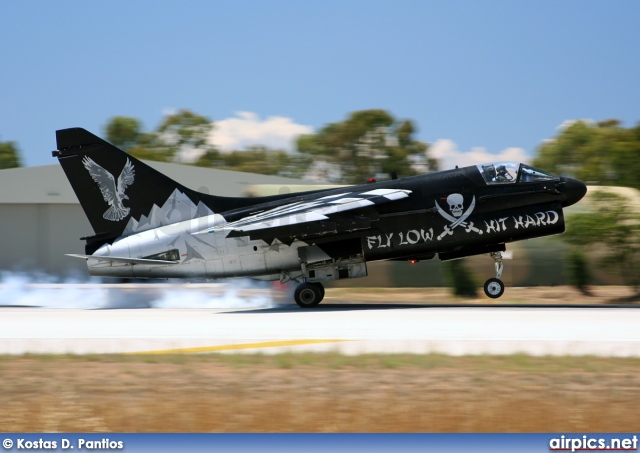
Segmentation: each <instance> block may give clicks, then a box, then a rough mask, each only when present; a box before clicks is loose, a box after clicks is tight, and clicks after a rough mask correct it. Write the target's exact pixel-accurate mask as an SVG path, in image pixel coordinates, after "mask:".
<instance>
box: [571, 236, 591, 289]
mask: <svg viewBox="0 0 640 453" xmlns="http://www.w3.org/2000/svg"><path fill="white" fill-rule="evenodd" d="M567 270H568V271H569V280H570V281H571V284H572V285H573V286H575V287H576V288H577V289H578V290H579V291H580V292H581V293H582V294H584V295H587V296H590V295H591V293H590V292H589V282H590V281H591V273H590V272H589V265H588V263H587V257H586V256H585V255H584V253H582V252H581V251H580V250H579V249H577V248H572V249H571V250H570V251H569V254H568V255H567Z"/></svg>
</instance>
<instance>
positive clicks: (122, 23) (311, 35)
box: [0, 0, 640, 168]
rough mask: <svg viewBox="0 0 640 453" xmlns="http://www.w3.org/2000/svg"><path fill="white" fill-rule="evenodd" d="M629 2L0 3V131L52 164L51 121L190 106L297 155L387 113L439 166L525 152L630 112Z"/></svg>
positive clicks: (242, 141)
mask: <svg viewBox="0 0 640 453" xmlns="http://www.w3.org/2000/svg"><path fill="white" fill-rule="evenodd" d="M639 17H640V2H638V1H636V0H613V1H604V0H602V1H594V0H563V1H557V0H520V1H512V0H506V1H499V0H486V1H475V0H454V1H444V0H440V1H428V0H415V1H407V0H394V1H379V0H341V1H338V0H323V1H297V0H263V1H258V0H237V1H229V0H225V1H222V0H220V1H217V0H202V1H201V0H189V1H184V2H178V1H164V0H153V1H151V0H139V1H123V0H110V1H108V2H88V1H65V0H60V1H57V2H25V1H17V0H5V1H3V2H0V141H14V142H16V143H17V144H18V146H19V148H20V150H21V152H22V157H23V162H24V164H25V165H28V166H34V165H47V164H53V163H56V161H55V159H54V158H52V157H51V151H52V150H54V149H55V147H56V145H55V130H57V129H63V128H68V127H83V128H85V129H87V130H89V131H91V132H93V133H95V134H97V135H103V133H104V127H105V125H106V123H107V122H108V120H109V119H110V118H112V117H114V116H118V115H123V116H132V117H136V118H138V119H140V120H141V121H142V123H143V125H144V128H145V130H153V129H155V128H156V127H157V126H158V124H159V123H160V122H161V120H162V118H163V115H166V114H168V113H171V112H174V111H176V110H178V109H183V108H184V109H189V110H192V111H194V112H196V113H198V114H200V115H204V116H207V117H208V118H210V119H211V120H212V121H213V122H214V123H215V124H216V135H215V136H214V137H212V141H213V142H214V143H216V144H217V145H218V146H220V147H221V148H225V147H227V148H229V147H239V148H242V147H245V146H250V145H252V144H258V143H261V144H264V145H267V146H272V147H280V148H287V149H290V150H292V149H293V145H292V143H293V139H294V138H295V136H296V135H298V134H300V133H310V132H313V131H317V130H319V129H320V128H322V127H323V126H324V125H326V124H328V123H331V122H337V121H342V120H344V119H345V118H346V117H347V115H348V114H349V113H350V112H353V111H357V110H364V109H372V108H379V109H385V110H387V111H389V112H390V113H392V114H393V115H394V116H395V117H396V118H398V119H405V118H406V119H411V120H413V121H414V123H415V125H416V126H417V128H418V133H417V139H419V140H422V141H425V142H427V143H429V144H431V145H432V146H431V150H430V152H431V153H432V155H433V156H434V157H438V158H440V159H442V161H443V164H444V165H443V166H444V167H445V168H448V167H449V166H452V165H454V164H455V165H471V164H475V163H479V162H478V160H481V161H491V160H502V159H503V158H508V159H509V160H523V161H530V160H531V159H532V158H533V157H534V156H535V152H536V148H537V147H538V146H539V145H540V143H542V141H543V140H545V139H548V138H551V137H553V136H555V135H556V134H557V133H558V129H557V128H558V127H559V125H561V124H563V123H564V122H565V121H568V120H575V119H582V118H588V119H592V120H595V121H601V120H605V119H610V118H616V119H619V120H621V121H622V122H623V125H625V126H627V127H630V126H634V125H636V124H637V122H638V121H639V120H640V109H639V106H640V85H639V84H638V81H639V80H640V57H639V55H640V54H639V53H638V49H640V27H638V18H639Z"/></svg>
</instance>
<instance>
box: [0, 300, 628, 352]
mask: <svg viewBox="0 0 640 453" xmlns="http://www.w3.org/2000/svg"><path fill="white" fill-rule="evenodd" d="M253 297H259V296H255V294H254V296H253ZM5 305H6V304H5ZM218 305H224V303H222V302H220V304H218ZM218 305H216V307H215V308H188V309H181V308H164V309H160V308H137V309H122V308H119V309H101V310H94V309H82V308H32V307H6V306H5V307H2V308H0V353H1V354H24V353H74V354H87V353H213V352H216V353H227V352H247V353H255V352H260V353H267V354H269V353H279V352H283V351H339V352H341V353H344V354H362V353H431V352H433V353H443V354H451V355H469V354H513V353H525V354H531V355H598V356H615V357H640V329H639V328H638V326H640V309H637V308H633V307H610V308H603V307H588V306H575V307H570V306H556V307H548V306H538V307H535V306H524V307H523V306H471V305H450V306H439V305H399V304H392V303H389V304H384V305H379V304H376V305H348V304H335V303H334V304H327V305H323V304H321V305H320V306H318V308H317V309H313V310H308V309H300V308H298V307H297V306H295V305H286V306H275V307H271V308H248V307H246V306H242V304H238V301H237V300H236V301H234V303H233V304H230V305H229V306H228V307H224V306H218Z"/></svg>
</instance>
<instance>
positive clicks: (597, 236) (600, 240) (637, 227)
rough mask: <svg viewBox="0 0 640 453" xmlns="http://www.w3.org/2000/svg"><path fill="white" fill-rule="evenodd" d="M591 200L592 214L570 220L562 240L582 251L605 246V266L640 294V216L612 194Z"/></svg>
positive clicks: (603, 262)
mask: <svg viewBox="0 0 640 453" xmlns="http://www.w3.org/2000/svg"><path fill="white" fill-rule="evenodd" d="M590 198H591V203H592V206H591V208H592V209H591V212H588V213H579V214H573V215H571V216H569V218H568V219H567V231H566V232H565V234H564V235H563V239H564V240H565V241H566V242H568V243H569V244H572V245H576V246H579V247H583V248H584V247H593V246H595V245H601V246H603V250H604V258H603V260H602V265H603V266H604V267H605V268H607V269H610V270H613V269H617V270H619V272H620V275H621V276H622V278H623V279H624V281H625V283H626V284H627V285H629V286H631V287H632V288H633V289H634V290H635V291H636V293H640V215H638V213H637V212H636V211H634V210H632V209H630V208H629V206H628V201H627V200H626V198H624V197H622V196H620V195H617V194H615V193H613V192H609V191H605V190H601V191H597V192H595V193H593V194H592V195H591V196H590Z"/></svg>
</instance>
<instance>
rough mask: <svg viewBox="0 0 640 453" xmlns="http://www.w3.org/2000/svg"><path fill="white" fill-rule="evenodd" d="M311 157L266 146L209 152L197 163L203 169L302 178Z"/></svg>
mask: <svg viewBox="0 0 640 453" xmlns="http://www.w3.org/2000/svg"><path fill="white" fill-rule="evenodd" d="M310 162H311V157H309V156H305V155H300V154H297V153H294V154H290V153H287V152H285V151H280V150H272V149H268V148H266V147H264V146H253V147H250V148H249V149H247V150H244V151H232V152H230V153H221V152H219V151H218V150H215V149H213V150H209V151H207V152H206V153H205V154H203V155H202V156H201V157H200V158H199V159H198V160H197V161H196V163H195V165H198V166H201V167H212V168H218V169H221V170H234V171H244V172H248V173H258V174H263V175H278V176H286V177H289V178H301V177H302V176H303V175H304V173H305V172H306V171H307V168H308V166H309V164H310Z"/></svg>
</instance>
